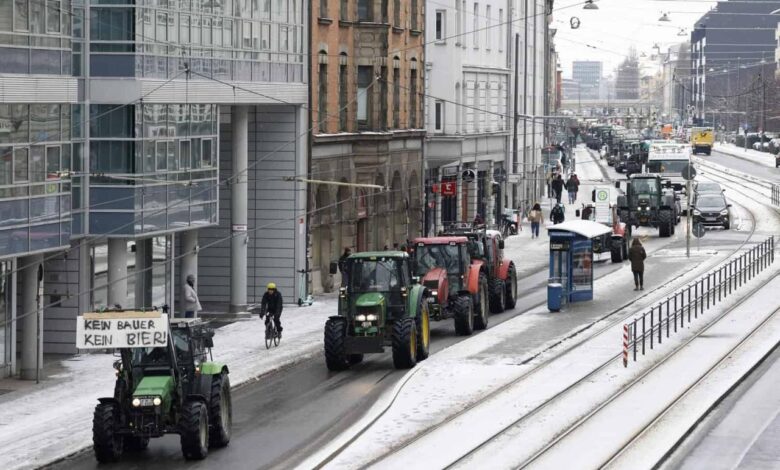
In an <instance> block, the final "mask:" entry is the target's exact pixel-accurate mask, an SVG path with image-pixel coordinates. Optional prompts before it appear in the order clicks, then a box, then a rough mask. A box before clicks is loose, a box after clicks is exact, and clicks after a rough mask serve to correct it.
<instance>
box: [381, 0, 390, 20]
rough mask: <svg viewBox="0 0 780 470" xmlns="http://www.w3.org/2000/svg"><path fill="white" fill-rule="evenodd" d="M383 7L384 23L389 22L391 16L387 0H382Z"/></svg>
mask: <svg viewBox="0 0 780 470" xmlns="http://www.w3.org/2000/svg"><path fill="white" fill-rule="evenodd" d="M381 8H382V23H384V24H387V22H388V18H389V16H388V13H387V8H388V5H387V0H382V5H381Z"/></svg>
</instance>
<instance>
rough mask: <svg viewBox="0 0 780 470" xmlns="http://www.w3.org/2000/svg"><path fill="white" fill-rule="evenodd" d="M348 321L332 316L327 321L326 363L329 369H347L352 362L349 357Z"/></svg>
mask: <svg viewBox="0 0 780 470" xmlns="http://www.w3.org/2000/svg"><path fill="white" fill-rule="evenodd" d="M346 337H347V322H346V321H345V320H344V319H343V318H331V319H329V320H328V321H327V322H325V365H327V366H328V370H333V371H339V370H346V369H347V368H348V367H349V364H350V358H349V357H347V345H346V341H345V340H346Z"/></svg>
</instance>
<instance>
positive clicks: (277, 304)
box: [260, 282, 282, 338]
mask: <svg viewBox="0 0 780 470" xmlns="http://www.w3.org/2000/svg"><path fill="white" fill-rule="evenodd" d="M266 289H267V290H266V291H265V294H263V300H262V301H261V303H260V317H261V318H262V317H263V316H265V315H266V314H267V315H268V316H269V317H272V318H273V319H274V324H275V325H276V331H278V332H279V337H280V338H281V337H282V321H281V316H282V294H281V293H280V292H279V291H278V290H277V289H276V284H275V283H273V282H269V283H268V285H267V286H266Z"/></svg>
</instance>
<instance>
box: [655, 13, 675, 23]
mask: <svg viewBox="0 0 780 470" xmlns="http://www.w3.org/2000/svg"><path fill="white" fill-rule="evenodd" d="M658 21H662V22H664V23H671V21H672V20H671V19H670V18H669V12H666V13H664V14H663V15H661V17H660V18H658Z"/></svg>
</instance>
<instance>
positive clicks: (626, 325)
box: [623, 323, 628, 367]
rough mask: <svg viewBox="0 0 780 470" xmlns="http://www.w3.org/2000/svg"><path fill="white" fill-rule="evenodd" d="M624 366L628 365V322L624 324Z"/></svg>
mask: <svg viewBox="0 0 780 470" xmlns="http://www.w3.org/2000/svg"><path fill="white" fill-rule="evenodd" d="M623 367H628V323H624V324H623Z"/></svg>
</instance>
